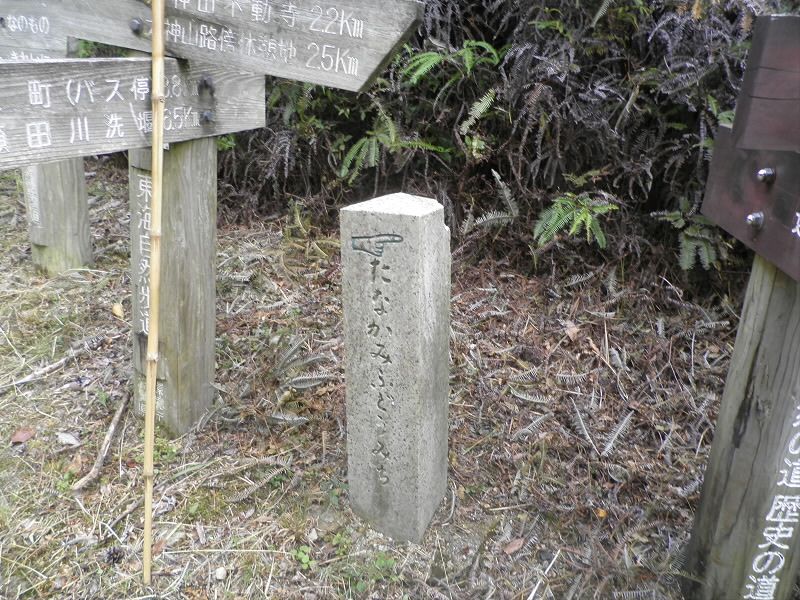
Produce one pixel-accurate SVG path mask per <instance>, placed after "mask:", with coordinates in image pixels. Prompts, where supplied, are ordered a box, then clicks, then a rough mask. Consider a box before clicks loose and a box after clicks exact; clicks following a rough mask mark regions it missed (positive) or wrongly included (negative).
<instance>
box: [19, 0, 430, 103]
mask: <svg viewBox="0 0 800 600" xmlns="http://www.w3.org/2000/svg"><path fill="white" fill-rule="evenodd" d="M5 1H6V2H9V1H10V2H12V3H13V2H20V1H24V0H5ZM50 4H51V7H50V8H51V10H52V11H53V14H57V15H58V17H59V19H61V20H62V21H63V23H64V27H65V28H66V29H67V31H69V32H70V34H71V35H74V36H76V37H79V38H82V39H88V40H93V41H98V42H104V43H108V44H113V45H116V46H122V47H125V48H131V49H135V50H143V51H148V50H149V48H150V40H149V38H150V37H151V35H152V24H151V22H150V17H149V7H148V6H147V4H145V3H144V2H141V1H137V0H62V1H60V2H59V1H57V0H54V1H53V2H51V3H50ZM423 10H424V5H423V4H421V3H419V2H413V1H409V0H381V2H373V1H371V0H291V1H289V0H285V1H277V0H169V1H168V2H167V6H166V39H165V41H166V49H167V52H168V53H169V54H170V55H173V56H177V57H181V58H188V59H199V60H204V61H209V62H213V63H215V64H220V65H227V66H228V67H231V68H239V69H245V70H248V71H251V72H254V73H262V74H267V75H276V76H278V77H285V78H287V79H296V80H299V81H305V82H309V83H317V84H322V85H327V86H331V87H337V88H342V89H345V90H354V91H359V90H364V89H365V88H367V87H368V86H369V85H370V83H371V82H372V80H373V79H374V77H376V76H377V75H378V74H379V73H380V70H381V69H382V68H383V67H384V66H385V65H386V63H387V62H388V61H389V60H391V58H392V57H393V56H394V55H395V54H396V52H397V50H398V49H399V48H400V46H401V45H402V43H403V42H404V41H405V39H406V38H407V37H408V36H409V35H410V34H411V33H412V32H413V31H414V29H416V27H417V26H418V24H419V21H420V20H421V18H422V14H423Z"/></svg>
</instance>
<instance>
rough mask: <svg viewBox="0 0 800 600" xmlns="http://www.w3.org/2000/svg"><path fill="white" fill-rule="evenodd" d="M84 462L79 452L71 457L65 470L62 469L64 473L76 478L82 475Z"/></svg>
mask: <svg viewBox="0 0 800 600" xmlns="http://www.w3.org/2000/svg"><path fill="white" fill-rule="evenodd" d="M84 461H85V458H84V457H83V455H82V454H81V453H80V452H78V453H76V454H75V456H73V457H72V460H71V461H69V464H68V465H67V467H66V469H64V472H65V473H71V474H72V475H75V476H76V477H77V476H78V475H80V474H81V473H83V463H84Z"/></svg>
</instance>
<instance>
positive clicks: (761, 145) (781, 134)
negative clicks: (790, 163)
mask: <svg viewBox="0 0 800 600" xmlns="http://www.w3.org/2000/svg"><path fill="white" fill-rule="evenodd" d="M733 141H734V144H735V145H736V147H737V148H740V149H743V150H779V151H788V152H800V16H792V15H786V16H774V17H759V18H758V20H757V21H756V27H755V31H754V33H753V45H752V47H751V49H750V54H749V56H748V58H747V71H746V73H745V77H744V81H743V82H742V90H741V92H740V94H739V102H738V105H737V107H736V119H735V120H734V125H733Z"/></svg>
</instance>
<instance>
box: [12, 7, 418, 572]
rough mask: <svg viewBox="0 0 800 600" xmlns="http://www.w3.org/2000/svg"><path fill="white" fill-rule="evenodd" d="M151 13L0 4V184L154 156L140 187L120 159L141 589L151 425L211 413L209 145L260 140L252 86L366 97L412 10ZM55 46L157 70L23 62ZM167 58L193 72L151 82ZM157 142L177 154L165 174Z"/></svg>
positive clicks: (170, 69)
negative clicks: (139, 489) (9, 172)
mask: <svg viewBox="0 0 800 600" xmlns="http://www.w3.org/2000/svg"><path fill="white" fill-rule="evenodd" d="M148 4H150V2H147V3H146V4H145V3H143V2H138V1H135V0H105V1H102V0H101V1H98V0H91V1H89V0H49V1H47V2H44V1H39V0H33V1H32V0H0V81H2V82H3V85H2V86H0V169H3V168H10V167H16V166H25V165H28V164H31V163H36V162H44V161H53V160H58V159H63V158H68V157H80V156H84V155H88V154H102V153H109V152H115V151H118V150H123V149H135V148H146V147H148V146H151V144H152V141H153V140H159V144H158V146H157V147H156V148H154V149H153V151H152V155H153V160H152V168H153V172H152V173H150V172H148V169H147V166H148V165H147V162H148V161H147V158H146V156H145V155H142V154H141V153H137V152H131V155H130V158H131V166H130V173H131V180H132V181H131V183H132V185H131V187H130V195H131V212H132V213H133V214H132V218H131V227H132V228H131V244H132V257H133V261H134V262H133V265H132V279H133V281H134V291H133V297H134V301H133V306H134V316H133V318H134V332H135V334H134V338H135V341H134V363H135V366H136V371H137V374H136V376H135V384H134V390H135V394H134V402H135V405H137V407H138V409H139V412H146V427H145V430H146V431H145V434H146V436H145V437H146V449H145V459H146V460H145V481H146V483H147V492H150V493H146V494H145V510H146V513H147V515H146V521H145V546H146V550H145V557H144V558H145V560H144V569H143V571H144V578H145V582H146V583H149V579H150V547H149V546H150V541H151V540H150V539H149V533H150V527H149V526H148V524H149V523H151V521H150V519H149V517H150V510H149V509H150V501H151V500H152V493H151V491H152V479H153V473H152V445H153V444H152V441H153V440H152V438H153V426H152V422H153V420H154V419H153V417H154V416H155V415H156V414H157V415H158V416H159V417H160V418H161V420H162V422H163V423H164V424H165V425H166V427H167V428H168V429H169V430H171V431H172V432H173V433H177V434H180V433H184V432H185V431H187V430H188V429H189V428H190V427H191V426H192V424H193V423H194V422H195V420H196V419H197V418H198V417H199V416H200V415H201V414H202V413H203V412H204V411H205V410H206V408H207V407H208V406H209V405H210V404H211V401H212V400H213V385H212V384H213V364H214V339H215V332H214V310H215V298H214V282H215V278H214V258H215V256H214V254H215V238H216V235H215V231H216V229H215V228H216V222H215V221H216V145H215V142H214V140H213V137H214V136H218V135H221V134H224V133H231V132H235V131H241V130H244V129H254V128H259V127H263V126H264V119H265V97H266V93H265V89H264V88H265V80H264V77H263V76H264V75H265V74H269V75H277V76H280V77H287V78H292V79H298V80H301V81H305V82H309V83H316V84H322V85H328V86H335V87H339V88H342V89H346V90H354V91H357V90H364V89H366V87H368V86H369V84H370V83H371V82H372V80H373V79H374V78H375V77H376V76H377V74H378V72H379V70H380V69H381V68H382V67H383V66H384V65H385V64H386V63H387V62H388V61H389V60H391V58H392V55H393V54H394V52H395V51H396V50H397V49H398V48H399V46H400V44H402V43H403V41H404V40H405V39H406V37H407V36H408V35H409V34H410V33H411V31H412V30H413V29H414V28H415V27H416V26H417V25H418V23H419V20H420V19H421V17H422V13H423V9H424V6H423V5H422V4H421V3H417V2H410V1H408V0H385V1H383V2H380V3H370V2H367V1H364V0H336V1H335V2H318V1H316V0H311V1H308V0H292V1H291V2H279V1H274V0H169V2H168V3H167V5H166V11H165V10H164V9H165V2H164V0H154V1H153V3H152V12H151V11H150V10H149V8H150V7H149V6H148ZM156 17H157V18H156ZM162 18H165V20H164V22H163V28H162V26H161V24H162ZM154 23H156V24H157V26H156V30H155V35H153V34H154V31H153V24H154ZM62 36H72V37H76V38H81V39H88V40H92V41H97V42H104V43H108V44H111V45H115V46H122V47H127V48H130V49H133V50H142V51H150V50H152V51H153V52H154V56H153V60H152V61H151V60H149V59H138V58H130V59H85V60H77V61H76V60H70V59H63V60H36V59H45V58H49V53H50V50H51V49H53V48H58V47H60V46H59V45H60V44H61V43H62V40H61V38H62ZM164 42H166V52H167V53H168V54H170V55H173V56H176V57H179V58H183V59H189V61H190V62H186V61H177V60H175V59H169V60H167V62H166V65H165V66H162V61H163V49H164V47H165V44H164ZM4 57H5V58H4ZM151 66H152V70H151ZM248 73H256V74H258V75H250V74H248ZM162 79H163V81H162ZM162 101H164V103H165V104H161V102H162ZM162 106H163V111H162ZM156 108H157V110H156ZM162 134H163V135H162ZM162 140H163V142H166V143H172V144H175V146H174V147H173V149H172V150H171V151H170V153H169V154H167V155H166V156H165V157H164V160H163V161H162V146H161V141H162ZM156 167H158V168H156ZM81 171H82V169H81ZM81 175H82V173H81V174H75V176H76V177H78V178H80V176H81ZM162 183H165V185H164V186H163V188H162ZM37 184H38V182H37V181H36V180H34V179H30V180H29V181H28V186H29V188H31V193H30V194H29V195H30V197H31V198H33V199H34V200H32V201H31V204H30V206H29V208H30V212H31V213H32V214H31V218H32V219H33V220H34V221H36V220H37V219H39V218H41V216H42V214H43V213H45V212H46V211H47V210H48V207H47V206H44V205H43V203H42V202H41V200H42V199H43V198H45V196H44V195H43V194H42V193H41V190H39V189H38V187H39V186H38V185H37ZM37 192H38V193H37ZM162 192H163V195H164V196H166V199H165V202H164V206H163V211H162V205H161V201H160V200H161V197H162ZM151 196H152V200H153V201H152V204H151V203H149V202H148V200H150V198H151ZM86 222H87V223H88V220H87V221H86ZM162 223H163V227H162ZM85 234H86V232H79V233H78V235H85ZM162 254H163V256H164V260H163V266H162V264H161V263H162V260H161V256H162ZM162 269H163V271H164V281H165V283H166V285H165V286H164V287H165V293H164V295H163V296H164V298H165V300H166V302H165V303H164V306H162V303H161V293H160V287H161V286H160V281H161V277H160V272H161V271H162ZM150 271H152V273H150ZM151 308H152V315H151V313H150V309H151ZM151 317H152V318H153V319H154V321H153V322H151V320H150V319H151ZM159 330H163V331H164V332H165V334H164V337H163V340H162V338H160V337H159V336H158V333H157V332H158V331H159ZM144 363H146V364H144ZM145 367H146V371H147V373H146V376H144V375H142V373H141V371H142V370H143V369H144V368H145ZM143 379H144V381H143ZM145 382H146V383H145ZM143 384H144V385H143ZM145 388H146V395H147V399H148V402H147V409H146V411H144V410H142V408H143V406H144V398H143V397H142V396H143V395H144V393H145ZM152 400H155V402H152ZM154 404H155V406H154ZM148 457H149V459H148Z"/></svg>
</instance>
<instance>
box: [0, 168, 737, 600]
mask: <svg viewBox="0 0 800 600" xmlns="http://www.w3.org/2000/svg"><path fill="white" fill-rule="evenodd" d="M87 170H88V171H90V176H89V182H90V196H91V200H90V202H91V209H90V210H91V222H92V235H93V238H94V248H95V264H94V266H93V268H92V269H85V270H76V271H72V272H69V273H66V274H63V275H60V276H56V277H50V278H46V277H44V276H42V275H41V274H39V273H37V271H36V270H35V268H34V266H33V265H32V263H31V260H30V255H29V245H28V242H27V232H26V222H25V213H24V202H23V200H22V195H21V192H20V188H19V178H18V176H17V175H16V174H15V173H14V172H8V173H4V174H0V598H2V599H16V598H54V599H70V600H77V599H89V598H109V599H111V598H115V599H116V598H130V599H133V598H136V599H144V598H162V599H191V600H210V599H217V598H219V599H222V598H230V599H232V600H241V599H250V598H275V599H306V600H311V599H327V598H374V599H378V598H408V599H422V598H434V599H439V598H442V599H472V598H475V599H477V598H481V599H489V598H493V599H498V600H499V599H504V600H534V599H542V598H558V599H570V598H572V599H579V598H640V597H641V598H680V597H681V594H680V592H679V590H678V585H677V579H678V576H679V573H680V555H681V549H682V547H683V546H684V544H685V542H686V540H687V537H688V533H689V531H690V528H691V523H692V515H693V509H694V507H695V505H696V502H697V499H698V496H699V490H700V484H701V479H702V473H703V469H704V465H705V463H706V460H707V455H708V451H709V447H710V442H711V440H712V437H713V427H714V426H713V424H714V421H715V417H716V411H717V409H718V404H719V399H720V397H721V395H722V389H723V386H724V378H725V376H726V369H727V365H728V359H729V356H730V354H731V352H732V349H733V343H734V335H735V329H736V325H737V317H736V314H737V313H738V312H739V306H732V305H731V301H730V300H728V299H727V298H721V297H719V296H717V295H714V294H709V295H708V297H707V298H702V299H697V298H695V299H693V300H691V301H689V299H688V294H685V293H684V292H683V291H682V290H681V289H679V287H678V286H677V285H676V284H675V282H674V281H673V282H670V281H668V278H667V277H665V276H664V274H663V273H657V272H655V270H654V269H648V268H641V267H639V266H637V268H636V269H632V268H629V267H626V264H625V262H624V261H623V260H622V259H620V260H617V261H616V262H615V263H614V264H607V263H599V264H596V265H587V264H586V261H584V260H577V259H575V260H573V257H572V255H571V254H570V252H571V250H570V246H569V243H566V242H565V243H564V244H561V245H557V246H556V247H555V248H553V249H551V250H550V252H553V253H561V256H562V259H559V260H552V261H548V262H546V263H544V262H543V263H542V265H545V266H542V265H540V267H539V270H538V271H536V272H534V273H523V272H520V271H518V270H515V269H513V268H511V267H510V266H509V265H508V264H504V263H502V262H498V261H496V260H493V259H490V258H486V259H481V260H480V261H477V260H475V258H474V257H475V253H474V252H471V251H470V248H468V247H467V248H465V247H458V245H457V244H456V243H455V242H454V263H453V301H452V344H451V359H452V378H451V398H450V476H449V482H448V492H447V495H446V497H445V498H444V499H443V500H442V503H441V506H440V508H439V510H438V512H437V513H436V514H435V516H434V518H433V522H432V523H431V525H430V527H429V529H428V532H427V534H426V536H425V538H424V540H423V541H422V543H421V544H419V545H414V544H407V543H396V542H394V541H392V540H391V539H388V538H386V537H384V536H382V535H381V534H379V533H377V532H375V531H373V530H371V529H369V528H368V527H366V526H365V525H364V524H363V523H362V522H361V521H360V520H359V519H358V518H357V517H355V516H354V515H353V514H352V513H351V511H350V510H349V507H348V500H347V492H348V488H347V471H346V452H345V442H346V430H347V424H346V421H345V407H344V382H343V378H342V360H343V347H342V314H341V305H340V300H339V285H340V270H339V268H338V253H337V251H336V239H335V235H334V236H331V235H326V234H325V232H322V231H319V230H317V229H315V228H314V227H313V226H312V225H311V224H310V223H308V222H307V221H304V220H303V219H302V214H300V213H296V214H294V215H289V216H288V217H284V218H280V219H276V220H273V221H271V222H267V223H262V224H258V225H254V226H252V227H226V226H222V227H220V230H219V232H218V239H219V254H218V263H217V271H218V310H217V315H218V331H217V335H218V343H217V367H218V368H217V381H216V384H217V386H218V391H219V394H218V398H217V403H216V404H215V406H214V408H213V409H212V410H211V411H210V412H209V413H208V414H207V415H206V417H205V418H204V419H203V420H202V422H201V423H199V424H198V426H197V427H196V428H195V429H194V430H193V431H191V432H190V433H188V434H186V435H184V436H183V437H180V438H179V439H169V438H167V437H166V436H164V435H163V433H162V434H159V435H158V437H157V443H156V461H157V464H156V468H157V470H158V472H157V476H156V490H155V503H156V506H155V514H156V517H155V533H154V539H155V547H154V556H155V567H154V568H155V575H154V579H153V583H152V585H150V586H145V585H144V584H143V583H142V564H141V556H142V527H143V510H142V506H141V497H142V495H143V481H142V468H141V465H142V457H143V447H142V439H143V436H142V423H141V422H140V420H139V419H137V418H136V417H135V416H134V414H133V412H132V411H131V410H130V409H128V410H126V411H125V412H124V413H123V416H122V420H121V421H120V424H119V426H118V428H117V430H116V433H115V435H114V438H113V442H112V444H111V447H110V451H109V453H108V456H107V458H106V459H105V461H104V463H103V464H102V469H101V471H100V474H99V477H98V478H97V479H96V480H95V481H93V482H92V483H91V484H89V485H88V486H87V487H85V488H84V489H82V490H81V491H73V490H72V486H73V485H75V483H76V482H77V481H78V480H79V479H80V478H81V477H83V476H84V475H86V474H87V473H88V472H89V470H90V469H91V467H92V465H93V463H94V462H95V460H96V457H97V454H98V451H99V448H100V446H101V444H102V442H103V439H104V437H105V436H106V434H107V432H108V430H109V426H110V423H111V420H112V416H113V415H114V413H115V411H116V409H117V408H118V407H119V405H120V402H122V401H123V400H124V399H125V398H126V396H127V395H128V394H129V393H130V392H131V376H132V368H133V367H132V364H131V341H130V327H129V325H128V319H129V317H130V304H131V297H130V277H129V267H130V265H129V261H130V258H129V248H128V235H129V215H128V212H127V211H128V208H127V206H128V202H127V181H126V177H127V172H126V171H125V170H124V169H122V170H121V169H118V168H116V167H114V166H113V163H111V162H108V161H102V160H94V159H93V160H90V161H87ZM301 340H302V343H301V344H300V345H299V346H298V348H297V350H296V351H295V352H297V353H298V356H301V355H306V356H309V357H311V358H312V359H313V360H312V362H314V363H315V365H314V369H317V368H324V369H325V372H326V373H328V375H326V376H325V377H321V381H320V382H319V383H318V384H317V385H314V386H312V387H309V388H307V389H295V388H293V387H292V386H291V385H289V384H288V383H287V382H289V381H290V380H291V377H293V376H295V375H297V373H291V372H281V371H280V370H276V369H275V366H276V364H277V363H278V361H279V359H280V356H281V355H282V354H283V353H286V352H287V351H290V350H292V348H291V346H290V344H291V342H292V341H301ZM58 361H63V363H58ZM49 365H56V366H57V368H55V369H54V370H51V371H48V372H45V371H46V370H45V369H44V368H45V367H48V366H49ZM304 372H306V373H309V372H311V371H304ZM278 414H282V415H284V418H276V415H278ZM287 414H288V415H291V418H285V415H287Z"/></svg>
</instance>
